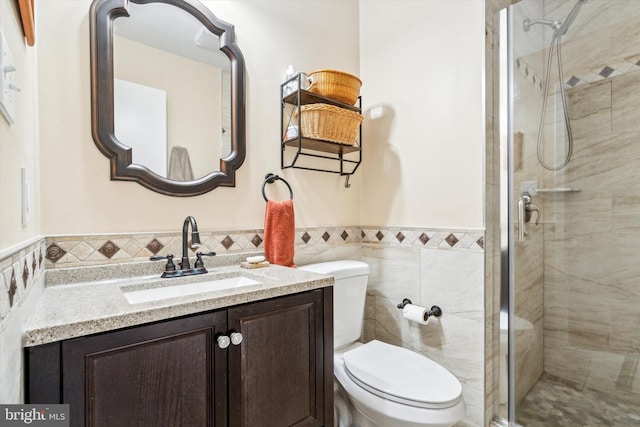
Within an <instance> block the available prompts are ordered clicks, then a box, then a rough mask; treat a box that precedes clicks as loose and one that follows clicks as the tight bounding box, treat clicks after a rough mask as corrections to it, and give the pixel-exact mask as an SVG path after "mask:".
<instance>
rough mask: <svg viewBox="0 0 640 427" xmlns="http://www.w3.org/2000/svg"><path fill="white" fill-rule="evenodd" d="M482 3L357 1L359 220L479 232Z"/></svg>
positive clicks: (480, 198)
mask: <svg viewBox="0 0 640 427" xmlns="http://www.w3.org/2000/svg"><path fill="white" fill-rule="evenodd" d="M483 22H484V6H483V2H481V1H476V0H460V1H448V0H432V1H393V2H390V1H363V2H361V3H360V41H361V44H360V68H361V77H362V80H363V82H364V84H363V88H362V93H363V99H364V104H365V110H366V115H365V117H366V118H367V119H368V121H365V132H364V148H365V162H364V163H363V174H362V175H363V180H364V182H365V183H366V185H364V186H363V193H362V196H363V203H362V212H363V213H362V219H363V224H364V225H386V224H394V225H404V226H419V225H425V224H428V225H429V226H430V227H441V228H448V227H461V228H467V229H470V228H476V229H481V228H483V226H484V222H483V221H484V219H483V215H482V206H483V162H482V158H483V153H484V119H483V74H482V71H481V70H483V64H484V62H483V61H484V53H483V52H484V40H483V37H482V34H484V25H483Z"/></svg>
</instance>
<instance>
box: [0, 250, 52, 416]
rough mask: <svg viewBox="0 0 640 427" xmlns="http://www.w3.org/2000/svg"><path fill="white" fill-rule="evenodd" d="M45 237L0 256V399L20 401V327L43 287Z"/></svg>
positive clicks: (21, 362)
mask: <svg viewBox="0 0 640 427" xmlns="http://www.w3.org/2000/svg"><path fill="white" fill-rule="evenodd" d="M44 251H45V242H44V239H40V240H38V241H36V242H34V243H31V244H28V245H27V246H26V247H23V248H21V249H19V250H16V251H15V252H13V253H11V254H6V255H3V258H0V361H1V362H0V384H2V386H1V387H0V402H2V403H20V402H23V401H24V400H23V399H24V396H23V393H24V392H23V387H22V383H23V381H24V378H23V374H22V373H23V370H24V368H23V360H22V329H23V326H24V324H25V323H26V321H27V319H28V317H29V315H30V314H31V313H32V311H33V309H34V307H35V304H36V303H37V301H38V297H39V295H40V293H41V292H42V290H43V288H44V270H45V263H44Z"/></svg>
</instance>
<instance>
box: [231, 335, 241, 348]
mask: <svg viewBox="0 0 640 427" xmlns="http://www.w3.org/2000/svg"><path fill="white" fill-rule="evenodd" d="M243 338H244V337H243V336H242V334H241V333H240V332H233V333H231V343H232V344H233V345H238V344H240V343H241V342H242V339H243Z"/></svg>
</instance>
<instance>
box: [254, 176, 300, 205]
mask: <svg viewBox="0 0 640 427" xmlns="http://www.w3.org/2000/svg"><path fill="white" fill-rule="evenodd" d="M277 180H280V181H282V182H284V184H285V185H286V186H287V188H288V189H289V194H290V198H291V199H292V200H293V191H292V190H291V186H290V185H289V183H288V182H287V181H285V179H284V178H280V177H279V176H278V175H274V174H272V173H271V172H269V173H268V174H266V175H265V177H264V182H263V183H262V197H264V201H265V202H268V201H269V199H267V195H266V194H265V192H264V187H265V186H266V185H267V184H273V183H274V182H276V181H277Z"/></svg>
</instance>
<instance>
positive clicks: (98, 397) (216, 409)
mask: <svg viewBox="0 0 640 427" xmlns="http://www.w3.org/2000/svg"><path fill="white" fill-rule="evenodd" d="M225 332H226V311H222V312H216V313H207V314H202V315H197V316H192V317H185V318H181V319H174V320H170V321H165V322H160V323H155V324H150V325H144V326H138V327H133V328H129V329H126V330H121V331H116V332H109V333H105V334H100V335H94V336H90V337H84V338H78V339H73V340H69V341H65V342H64V343H63V344H62V366H63V384H62V399H63V402H65V403H69V404H70V409H71V423H72V425H73V426H88V427H89V426H91V427H100V426H105V427H106V426H109V427H112V426H119V427H125V426H149V427H161V426H167V427H175V426H181V427H186V426H194V427H196V426H197V427H202V426H214V425H215V426H225V425H226V424H227V419H226V409H227V389H226V387H227V384H226V380H227V376H226V370H227V351H226V350H222V349H219V348H218V346H217V345H215V337H216V334H219V333H225Z"/></svg>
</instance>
